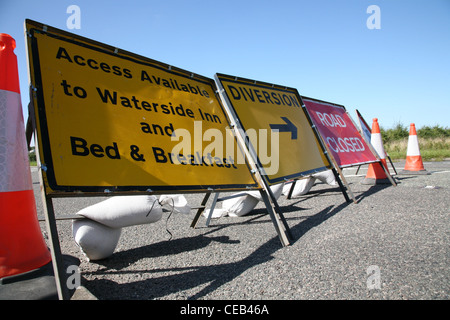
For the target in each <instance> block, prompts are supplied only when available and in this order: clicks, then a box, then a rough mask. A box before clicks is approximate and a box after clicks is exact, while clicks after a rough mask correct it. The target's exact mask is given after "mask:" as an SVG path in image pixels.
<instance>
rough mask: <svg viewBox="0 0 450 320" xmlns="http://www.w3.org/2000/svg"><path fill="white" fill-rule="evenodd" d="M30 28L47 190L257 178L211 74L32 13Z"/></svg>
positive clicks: (184, 185) (212, 184) (203, 185)
mask: <svg viewBox="0 0 450 320" xmlns="http://www.w3.org/2000/svg"><path fill="white" fill-rule="evenodd" d="M26 28H27V35H28V36H27V39H28V40H27V41H28V51H29V62H30V63H29V65H30V75H31V82H32V86H33V87H34V88H35V95H34V96H35V99H34V113H35V118H36V125H37V133H38V144H39V151H40V153H39V155H40V159H41V162H42V164H43V168H44V169H45V170H44V171H45V172H44V180H45V182H46V184H47V185H46V187H47V189H48V193H52V192H53V193H55V192H56V193H57V192H76V191H82V192H96V193H97V192H104V191H105V190H110V191H117V192H121V191H127V192H129V191H146V190H148V189H150V190H152V191H157V192H158V191H159V192H162V191H190V190H206V189H208V188H213V189H215V190H221V189H233V190H234V189H244V188H247V187H251V188H252V187H257V183H256V182H255V180H254V178H253V176H252V174H251V173H250V171H249V167H248V165H247V163H246V162H245V161H242V159H243V157H242V155H241V154H240V153H239V152H240V149H239V148H238V147H237V145H236V143H235V141H236V140H235V138H234V137H233V134H232V132H231V130H229V129H228V126H229V121H228V118H227V116H226V115H225V113H224V110H223V108H222V105H221V104H220V102H219V99H218V97H217V96H216V90H215V85H214V80H212V79H209V78H205V77H202V76H199V75H196V74H193V73H190V72H188V71H185V70H181V69H178V68H175V67H171V66H168V65H166V64H163V63H161V62H157V61H154V60H151V59H148V58H144V57H142V56H138V55H135V54H132V53H129V52H125V51H122V50H118V49H116V48H113V47H110V46H107V45H104V44H101V43H98V42H95V41H93V40H90V39H86V38H82V37H79V36H76V35H73V34H70V33H67V32H64V31H61V30H58V29H54V28H51V27H45V26H43V25H42V24H40V23H37V22H34V21H29V20H27V21H26ZM238 160H240V161H239V162H238Z"/></svg>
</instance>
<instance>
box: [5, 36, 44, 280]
mask: <svg viewBox="0 0 450 320" xmlns="http://www.w3.org/2000/svg"><path fill="white" fill-rule="evenodd" d="M15 47H16V42H15V40H14V39H13V38H12V37H11V36H10V35H7V34H3V33H0V70H1V73H0V284H1V283H5V282H4V281H5V280H6V279H9V278H11V277H15V276H18V275H20V274H23V273H26V272H28V271H31V270H36V269H39V268H41V267H43V266H44V265H47V264H49V263H50V262H51V255H50V252H49V250H48V248H47V245H46V243H45V240H44V237H43V236H42V232H41V228H40V225H39V221H38V219H37V210H36V203H35V198H34V192H33V185H32V180H31V170H30V164H29V160H28V150H27V144H26V138H25V126H24V121H23V115H22V104H21V99H20V89H19V73H18V68H17V57H16V55H15V54H14V48H15ZM8 281H10V280H8Z"/></svg>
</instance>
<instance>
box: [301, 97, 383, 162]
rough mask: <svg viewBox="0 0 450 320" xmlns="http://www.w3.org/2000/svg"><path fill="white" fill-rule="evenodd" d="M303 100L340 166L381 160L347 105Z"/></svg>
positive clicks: (308, 99) (309, 99)
mask: <svg viewBox="0 0 450 320" xmlns="http://www.w3.org/2000/svg"><path fill="white" fill-rule="evenodd" d="M302 100H303V103H304V104H305V106H306V109H307V110H308V113H309V115H310V117H311V120H312V121H313V123H314V125H315V126H316V127H317V129H318V131H319V133H320V135H321V137H322V139H323V141H324V142H325V143H326V145H327V146H328V149H329V150H330V151H331V153H332V155H333V157H334V159H335V160H336V163H337V164H338V166H339V167H340V168H342V167H348V166H354V165H359V164H363V163H370V162H376V161H378V159H377V158H376V156H375V155H374V154H373V152H372V151H371V149H370V147H369V146H368V145H367V143H366V141H365V140H364V139H363V138H362V137H361V134H360V133H359V131H358V129H357V128H356V127H355V125H354V123H353V121H352V119H351V118H350V116H349V115H348V113H347V111H346V110H345V108H344V107H343V106H339V105H335V104H331V103H327V102H323V101H318V100H315V99H311V98H302Z"/></svg>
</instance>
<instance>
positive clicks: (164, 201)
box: [159, 194, 191, 214]
mask: <svg viewBox="0 0 450 320" xmlns="http://www.w3.org/2000/svg"><path fill="white" fill-rule="evenodd" d="M159 203H160V204H161V206H164V205H168V206H170V207H172V208H173V211H174V212H176V213H182V214H188V213H189V212H190V211H191V207H190V206H189V205H188V203H187V200H186V198H185V197H184V196H183V195H178V194H174V195H161V196H160V197H159Z"/></svg>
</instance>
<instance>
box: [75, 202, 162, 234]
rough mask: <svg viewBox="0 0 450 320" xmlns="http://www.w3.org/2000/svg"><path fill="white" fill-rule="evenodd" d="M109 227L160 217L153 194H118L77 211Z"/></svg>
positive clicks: (138, 222) (153, 220) (129, 224)
mask: <svg viewBox="0 0 450 320" xmlns="http://www.w3.org/2000/svg"><path fill="white" fill-rule="evenodd" d="M77 214H79V215H82V216H84V217H86V218H89V219H91V220H94V221H97V222H99V223H101V224H104V225H105V226H108V227H110V228H123V227H128V226H132V225H139V224H147V223H153V222H156V221H158V220H160V219H161V217H162V207H161V205H160V204H159V202H158V199H157V198H156V197H155V196H147V195H143V196H118V197H111V198H109V199H107V200H105V201H102V202H99V203H96V204H94V205H92V206H89V207H86V208H84V209H82V210H80V211H78V212H77Z"/></svg>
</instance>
